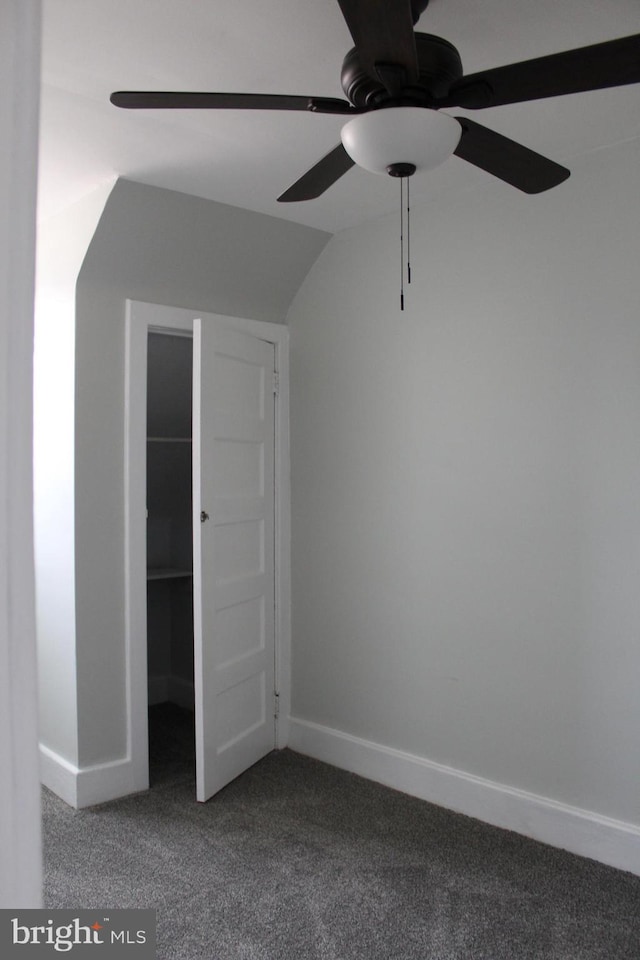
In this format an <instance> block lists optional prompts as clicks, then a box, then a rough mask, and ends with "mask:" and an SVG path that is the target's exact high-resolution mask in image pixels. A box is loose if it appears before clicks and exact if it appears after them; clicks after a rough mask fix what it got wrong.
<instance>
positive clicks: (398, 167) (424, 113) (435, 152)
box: [341, 107, 462, 310]
mask: <svg viewBox="0 0 640 960" xmlns="http://www.w3.org/2000/svg"><path fill="white" fill-rule="evenodd" d="M341 136H342V146H343V147H344V149H345V150H346V152H347V153H348V154H349V156H350V157H351V159H352V160H353V162H354V163H357V164H358V166H359V167H363V168H364V169H365V170H369V171H370V172H371V173H388V174H389V176H391V177H397V178H398V179H399V180H400V309H401V310H404V280H405V276H406V278H407V283H411V262H410V252H409V243H410V221H409V216H410V204H409V180H408V178H409V177H411V176H412V175H413V174H414V173H415V172H416V170H433V168H434V167H438V166H440V164H441V163H444V161H445V160H447V159H448V158H449V157H450V156H451V154H452V153H453V152H454V150H455V149H456V147H457V146H458V144H459V143H460V138H461V136H462V127H461V125H460V123H459V122H458V121H457V120H456V119H455V117H450V116H449V115H448V114H446V113H438V111H437V110H432V109H429V108H428V107H384V108H381V109H379V110H372V111H371V112H370V113H363V114H360V116H358V117H355V118H354V119H353V120H349V122H348V123H345V125H344V127H343V128H342V134H341ZM405 180H406V181H407V186H406V223H405V193H404V188H403V185H404V182H405ZM405 231H406V252H407V257H406V262H405Z"/></svg>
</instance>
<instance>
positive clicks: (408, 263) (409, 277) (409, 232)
mask: <svg viewBox="0 0 640 960" xmlns="http://www.w3.org/2000/svg"><path fill="white" fill-rule="evenodd" d="M410 183H411V181H410V179H409V177H407V283H411V207H410V206H409V185H410Z"/></svg>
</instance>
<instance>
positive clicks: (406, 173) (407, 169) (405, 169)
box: [387, 163, 416, 310]
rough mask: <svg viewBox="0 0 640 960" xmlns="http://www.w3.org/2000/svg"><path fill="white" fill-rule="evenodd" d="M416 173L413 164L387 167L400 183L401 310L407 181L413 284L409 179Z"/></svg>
mask: <svg viewBox="0 0 640 960" xmlns="http://www.w3.org/2000/svg"><path fill="white" fill-rule="evenodd" d="M415 172H416V167H415V164H413V163H392V164H390V165H389V166H388V167H387V173H388V174H389V176H390V177H397V178H398V180H399V181H400V309H401V310H404V272H405V260H404V216H405V206H404V181H405V180H406V181H407V264H406V266H407V283H411V261H410V252H411V207H410V203H409V177H411V176H413V174H414V173H415Z"/></svg>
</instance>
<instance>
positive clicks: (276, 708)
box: [273, 690, 280, 720]
mask: <svg viewBox="0 0 640 960" xmlns="http://www.w3.org/2000/svg"><path fill="white" fill-rule="evenodd" d="M273 716H274V718H275V719H276V720H278V719H279V718H280V694H279V693H276V692H275V690H274V692H273Z"/></svg>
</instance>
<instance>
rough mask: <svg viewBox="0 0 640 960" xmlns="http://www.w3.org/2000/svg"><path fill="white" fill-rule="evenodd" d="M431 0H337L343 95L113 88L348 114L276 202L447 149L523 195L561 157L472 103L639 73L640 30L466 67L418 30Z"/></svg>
mask: <svg viewBox="0 0 640 960" xmlns="http://www.w3.org/2000/svg"><path fill="white" fill-rule="evenodd" d="M428 3H429V0H338V4H339V6H340V9H341V11H342V15H343V16H344V19H345V21H346V23H347V26H348V28H349V31H350V33H351V36H352V38H353V42H354V44H355V46H354V48H353V49H352V50H350V51H349V52H348V53H347V55H346V57H345V58H344V62H343V65H342V73H341V82H342V88H343V90H344V93H345V96H346V97H347V99H346V100H339V99H334V98H329V97H307V96H297V95H294V96H286V95H271V94H259V93H255V94H254V93H189V92H161V91H157V92H155V91H149V92H136V91H118V92H116V93H112V94H111V98H110V99H111V102H112V103H113V104H115V106H118V107H125V108H128V109H145V110H147V109H189V110H193V109H213V110H220V109H223V110H305V111H311V112H312V113H327V114H339V115H342V116H344V117H345V118H346V119H347V122H346V123H345V125H344V127H343V129H342V142H341V143H340V144H339V145H338V146H337V147H335V148H334V149H333V150H331V151H330V153H328V154H327V155H326V156H325V157H323V158H322V159H321V160H320V161H319V162H318V163H316V164H315V166H313V167H312V168H311V169H310V170H308V171H307V172H306V173H305V174H304V175H303V176H302V177H300V179H299V180H297V181H296V183H294V184H293V185H292V186H291V187H289V189H288V190H286V191H285V192H284V193H283V194H282V196H280V197H278V200H279V201H281V202H291V201H300V200H310V199H312V198H314V197H318V196H320V195H321V194H322V193H324V192H325V190H327V189H328V188H329V187H330V186H331V185H332V184H333V183H335V182H336V181H337V180H338V179H339V178H340V177H341V176H342V175H343V174H345V173H346V172H347V171H348V170H350V169H351V167H353V166H354V164H358V165H359V166H363V167H365V169H369V170H373V171H375V172H380V173H384V172H386V173H388V174H390V175H391V176H395V177H400V178H404V177H407V176H411V175H412V174H413V173H414V172H415V171H416V169H428V168H431V167H433V166H436V165H437V164H438V163H441V162H442V161H444V160H446V159H447V157H449V156H451V154H455V155H456V156H458V157H462V159H464V160H467V161H468V162H469V163H472V164H474V165H475V166H477V167H480V168H481V169H483V170H485V171H486V172H487V173H490V174H493V176H495V177H498V178H499V179H501V180H504V181H505V182H506V183H509V184H511V185H512V186H514V187H517V188H518V189H519V190H522V191H524V192H525V193H540V192H542V191H544V190H548V189H550V188H551V187H554V186H556V185H557V184H559V183H562V181H563V180H566V178H567V177H568V176H569V171H568V170H567V169H566V167H563V166H560V164H557V163H555V162H554V161H552V160H549V159H547V158H546V157H543V156H541V155H540V154H539V153H536V152H535V151H533V150H530V149H529V148H527V147H525V146H522V145H521V144H519V143H516V142H514V141H513V140H510V139H509V138H507V137H504V136H502V135H501V134H499V133H495V132H494V131H492V130H490V129H489V128H488V127H485V126H483V125H481V124H479V123H476V122H475V121H473V120H470V119H468V118H467V117H463V116H460V117H453V116H451V115H449V114H447V113H441V112H440V111H441V110H449V109H451V108H455V107H462V108H463V109H467V110H468V109H471V110H478V109H482V108H484V107H495V106H500V105H502V104H507V103H521V102H524V101H528V100H538V99H542V98H546V97H557V96H563V95H565V94H569V93H579V92H582V91H586V90H597V89H602V88H605V87H618V86H624V85H626V84H630V83H640V34H635V35H634V36H631V37H623V38H622V39H619V40H609V41H606V42H604V43H597V44H594V45H593V46H589V47H581V48H579V49H577V50H569V51H566V52H564V53H556V54H552V55H550V56H545V57H538V58H536V59H534V60H525V61H522V62H520V63H513V64H509V65H507V66H503V67H496V68H494V69H492V70H483V71H481V72H479V73H474V74H469V75H468V76H464V75H463V70H462V63H461V60H460V55H459V54H458V51H457V50H456V48H455V47H454V46H453V45H452V44H451V43H449V41H448V40H444V39H442V38H441V37H436V36H433V35H431V34H428V33H419V32H416V31H414V29H413V28H414V24H416V23H417V21H418V19H419V18H420V16H421V14H422V13H423V12H424V11H425V10H426V8H427V6H428Z"/></svg>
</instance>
